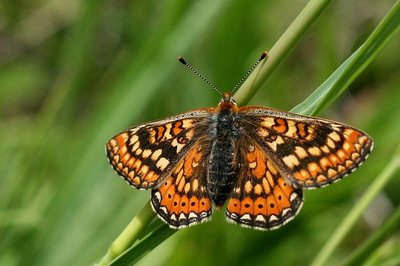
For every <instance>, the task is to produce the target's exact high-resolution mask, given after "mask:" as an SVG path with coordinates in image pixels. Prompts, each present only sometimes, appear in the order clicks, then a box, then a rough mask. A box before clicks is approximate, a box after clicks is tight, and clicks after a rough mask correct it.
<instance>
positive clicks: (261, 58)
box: [232, 51, 268, 94]
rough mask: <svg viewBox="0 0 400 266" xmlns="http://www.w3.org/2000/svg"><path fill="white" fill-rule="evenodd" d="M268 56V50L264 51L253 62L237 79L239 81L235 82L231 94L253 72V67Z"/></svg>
mask: <svg viewBox="0 0 400 266" xmlns="http://www.w3.org/2000/svg"><path fill="white" fill-rule="evenodd" d="M267 57H268V52H267V51H264V52H263V53H262V55H261V56H260V58H258V60H257V61H256V62H255V63H254V65H253V66H252V67H251V68H250V70H249V71H247V73H246V74H245V75H244V76H243V78H241V79H240V80H239V82H238V83H237V84H236V86H235V87H234V88H233V90H232V94H233V93H234V92H235V91H236V90H237V89H238V88H239V87H240V86H241V85H242V84H243V82H244V81H245V80H246V79H247V78H248V77H249V76H250V74H251V73H253V71H254V69H256V67H257V66H258V64H259V63H260V62H261V61H263V60H264V59H265V58H267Z"/></svg>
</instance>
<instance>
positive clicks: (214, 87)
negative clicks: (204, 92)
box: [178, 56, 223, 96]
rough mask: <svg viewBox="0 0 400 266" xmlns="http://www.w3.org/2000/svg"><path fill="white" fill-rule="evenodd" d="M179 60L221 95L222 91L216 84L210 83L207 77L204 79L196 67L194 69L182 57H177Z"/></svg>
mask: <svg viewBox="0 0 400 266" xmlns="http://www.w3.org/2000/svg"><path fill="white" fill-rule="evenodd" d="M178 60H179V62H181V63H182V64H184V65H185V66H187V68H189V69H190V70H191V71H192V72H193V73H194V74H196V76H198V77H199V78H201V79H202V80H203V81H204V82H205V83H207V84H208V86H210V87H211V88H213V89H214V90H216V91H217V92H218V93H219V94H220V95H221V96H222V95H223V94H222V92H221V91H220V90H219V89H218V88H217V86H215V85H214V84H212V83H211V82H210V81H208V79H206V78H205V77H204V76H203V75H202V74H200V73H199V72H198V71H197V70H196V69H194V68H193V67H192V66H191V65H190V64H189V63H188V62H186V61H185V59H183V57H181V56H180V57H178Z"/></svg>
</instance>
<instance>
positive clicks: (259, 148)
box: [106, 58, 373, 230]
mask: <svg viewBox="0 0 400 266" xmlns="http://www.w3.org/2000/svg"><path fill="white" fill-rule="evenodd" d="M262 59H263V58H260V59H259V61H261V60H262ZM182 61H183V59H182ZM182 61H181V62H182ZM259 61H257V63H256V64H255V65H254V66H253V68H252V69H254V67H255V66H256V65H257V64H258V63H259ZM183 63H186V62H185V61H183ZM186 64H187V63H186ZM189 68H191V66H190V65H189ZM191 69H192V68H191ZM193 71H194V72H195V73H196V74H198V73H197V72H196V71H195V70H193ZM251 71H252V70H251ZM198 75H199V74H198ZM200 77H202V76H200ZM372 147H373V141H372V139H371V138H370V137H369V136H368V135H367V134H366V133H364V132H363V131H361V130H358V129H356V128H354V127H351V126H347V125H344V124H342V123H339V122H336V121H331V120H327V119H321V118H314V117H307V116H302V115H297V114H293V113H289V112H284V111H279V110H276V109H272V108H266V107H260V106H245V107H239V106H238V105H237V104H236V102H235V100H234V99H233V96H232V93H231V92H228V93H223V94H222V99H221V101H220V102H219V104H218V106H217V107H215V108H201V109H196V110H193V111H190V112H186V113H182V114H179V115H176V116H172V117H169V118H165V119H162V120H159V121H155V122H151V123H147V124H143V125H139V126H135V127H132V128H129V129H127V130H125V131H123V132H121V133H119V134H117V135H116V136H114V137H113V138H111V139H110V140H109V141H108V143H107V144H106V152H107V157H108V159H109V162H110V163H111V165H112V167H113V168H114V170H115V171H116V172H117V173H118V174H119V175H121V176H122V177H123V178H124V179H125V180H126V181H127V182H128V183H129V184H130V185H131V186H133V187H135V188H138V189H151V205H152V208H153V209H154V211H155V212H156V213H157V215H158V216H159V218H161V220H163V221H164V222H165V223H167V224H168V225H169V227H171V228H174V229H180V228H185V227H188V226H192V225H195V224H199V223H202V222H205V221H207V220H209V219H210V218H211V215H212V211H213V205H214V206H215V207H216V209H220V208H221V207H223V206H224V205H225V203H226V218H227V220H228V221H229V222H233V223H236V224H238V225H240V226H243V227H249V228H254V229H259V230H272V229H276V228H279V227H280V226H282V225H284V224H286V223H287V222H289V221H290V220H292V219H293V218H294V217H295V216H296V215H297V214H298V213H299V211H300V209H301V207H302V205H303V189H313V188H319V187H324V186H327V185H329V184H332V183H334V182H336V181H338V180H340V179H342V178H343V177H345V176H347V175H348V174H350V173H351V172H353V171H354V170H356V168H357V167H359V166H360V165H361V164H362V163H363V162H364V160H365V159H366V158H367V157H368V155H369V153H370V152H371V150H372Z"/></svg>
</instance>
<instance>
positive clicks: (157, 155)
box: [151, 149, 162, 161]
mask: <svg viewBox="0 0 400 266" xmlns="http://www.w3.org/2000/svg"><path fill="white" fill-rule="evenodd" d="M161 154H162V150H161V149H158V150H155V151H154V152H153V154H152V155H151V159H152V160H153V161H157V160H158V158H159V157H160V155H161Z"/></svg>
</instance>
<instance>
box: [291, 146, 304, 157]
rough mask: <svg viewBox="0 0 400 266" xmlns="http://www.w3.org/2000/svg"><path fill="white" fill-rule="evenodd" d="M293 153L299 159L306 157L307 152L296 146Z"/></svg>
mask: <svg viewBox="0 0 400 266" xmlns="http://www.w3.org/2000/svg"><path fill="white" fill-rule="evenodd" d="M294 152H295V153H296V155H297V156H298V157H299V158H300V159H303V158H305V157H307V152H306V150H305V149H304V148H303V147H300V146H296V147H295V149H294Z"/></svg>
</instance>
